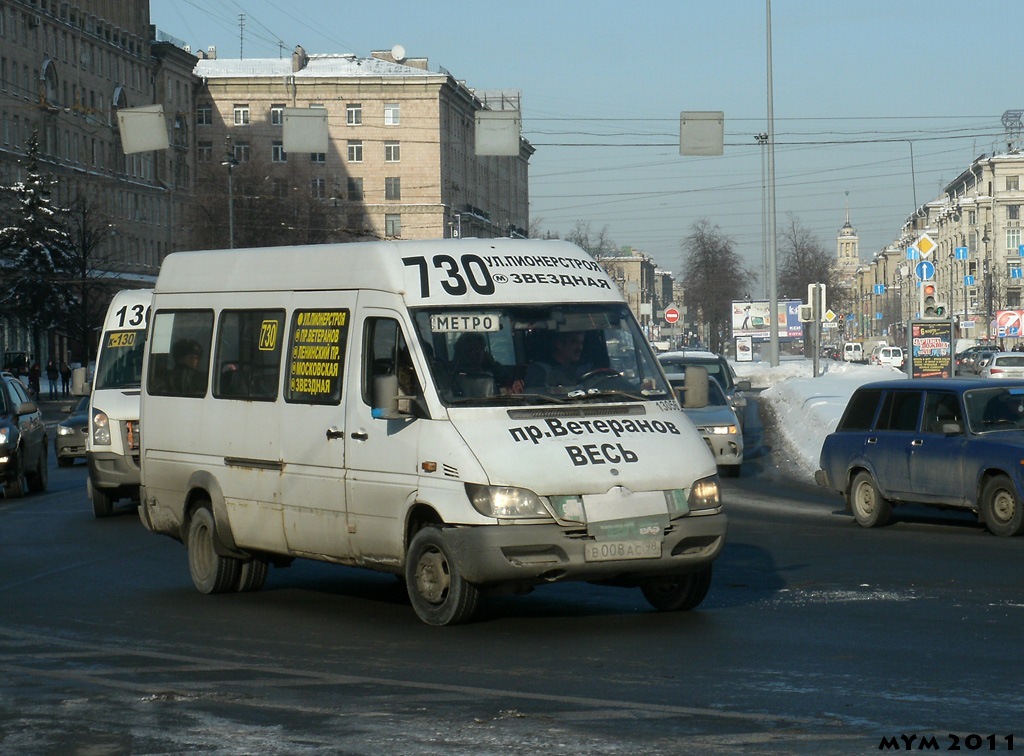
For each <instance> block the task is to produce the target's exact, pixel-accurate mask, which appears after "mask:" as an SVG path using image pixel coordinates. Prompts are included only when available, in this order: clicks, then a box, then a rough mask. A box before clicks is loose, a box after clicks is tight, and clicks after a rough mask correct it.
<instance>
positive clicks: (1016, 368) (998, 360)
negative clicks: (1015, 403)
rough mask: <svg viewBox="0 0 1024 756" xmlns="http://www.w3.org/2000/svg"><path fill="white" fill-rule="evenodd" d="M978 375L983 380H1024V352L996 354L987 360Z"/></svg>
mask: <svg viewBox="0 0 1024 756" xmlns="http://www.w3.org/2000/svg"><path fill="white" fill-rule="evenodd" d="M978 375H980V376H981V377H982V378H1020V379H1024V352H996V353H995V354H993V355H992V356H990V357H989V358H988V359H987V360H985V364H984V366H983V367H982V368H980V370H979V372H978Z"/></svg>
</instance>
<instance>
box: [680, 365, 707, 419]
mask: <svg viewBox="0 0 1024 756" xmlns="http://www.w3.org/2000/svg"><path fill="white" fill-rule="evenodd" d="M708 380H709V379H708V369H707V368H705V367H700V366H697V365H690V366H688V367H687V368H686V377H685V378H684V383H683V385H684V387H685V392H684V394H683V406H684V407H686V408H687V409H700V408H701V407H707V406H708Z"/></svg>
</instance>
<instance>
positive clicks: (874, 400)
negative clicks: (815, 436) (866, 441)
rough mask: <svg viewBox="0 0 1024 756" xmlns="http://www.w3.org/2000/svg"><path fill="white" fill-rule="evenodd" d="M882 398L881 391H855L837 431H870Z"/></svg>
mask: <svg viewBox="0 0 1024 756" xmlns="http://www.w3.org/2000/svg"><path fill="white" fill-rule="evenodd" d="M881 396H882V391H881V389H861V390H859V391H855V392H854V394H853V396H852V397H850V403H849V404H847V405H846V412H844V413H843V417H842V419H841V420H840V421H839V426H838V428H837V430H841V431H851V430H868V429H869V428H870V427H871V423H872V421H873V420H874V419H875V410H876V409H877V408H878V399H879V397H881Z"/></svg>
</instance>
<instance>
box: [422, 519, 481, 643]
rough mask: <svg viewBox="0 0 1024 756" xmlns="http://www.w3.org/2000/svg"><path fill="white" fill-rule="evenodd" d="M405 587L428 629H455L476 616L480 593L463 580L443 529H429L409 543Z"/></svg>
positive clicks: (432, 526)
mask: <svg viewBox="0 0 1024 756" xmlns="http://www.w3.org/2000/svg"><path fill="white" fill-rule="evenodd" d="M405 584H406V588H407V590H408V591H409V601H410V602H411V603H412V608H413V609H414V610H415V611H416V614H417V616H419V618H420V619H421V620H423V621H424V622H426V623H427V624H428V625H456V624H458V623H460V622H466V621H467V620H469V619H470V617H472V616H473V614H474V612H476V606H477V602H478V601H479V598H480V592H479V590H478V589H477V587H476V586H475V585H473V584H472V583H470V582H468V581H467V580H466V578H465V577H463V575H462V572H461V571H460V570H459V566H458V563H457V561H456V560H455V558H454V555H453V554H452V547H451V544H450V543H449V542H448V539H447V538H445V532H444V529H442V528H439V527H436V526H434V525H428V526H427V527H425V528H422V529H420V531H419V532H418V533H416V535H414V536H413V538H412V541H410V542H409V551H408V553H407V554H406V558H405Z"/></svg>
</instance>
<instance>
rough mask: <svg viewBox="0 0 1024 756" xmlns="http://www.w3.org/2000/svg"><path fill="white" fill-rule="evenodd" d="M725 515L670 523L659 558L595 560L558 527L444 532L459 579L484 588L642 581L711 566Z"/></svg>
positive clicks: (577, 538) (578, 537)
mask: <svg viewBox="0 0 1024 756" xmlns="http://www.w3.org/2000/svg"><path fill="white" fill-rule="evenodd" d="M726 523H727V518H726V515H725V514H724V513H722V512H717V513H714V514H706V515H689V516H687V517H681V518H678V519H676V520H672V523H671V527H670V528H669V530H668V532H667V533H666V534H665V535H664V537H663V538H661V539H660V541H661V549H660V556H657V555H655V556H644V557H638V558H628V559H614V558H613V559H606V558H601V559H600V560H594V559H593V558H592V556H591V557H589V558H588V550H587V544H588V543H590V544H594V543H595V542H594V540H593V539H591V538H589V537H587V536H586V535H585V534H583V533H581V532H580V531H570V530H567V529H566V528H564V527H562V526H561V525H557V524H554V523H551V524H537V525H489V526H473V527H469V526H467V527H459V528H447V529H446V530H445V536H446V538H448V539H449V543H450V544H451V546H452V551H453V554H454V556H455V558H456V560H457V563H458V566H459V569H460V571H461V572H462V575H463V576H464V577H465V579H466V580H468V581H469V582H471V583H475V584H477V585H488V584H492V585H493V584H498V583H516V582H523V583H529V584H539V583H547V582H558V581H561V580H587V581H615V582H630V581H633V580H636V581H641V580H644V579H647V578H651V577H659V576H665V575H679V574H683V573H686V572H692V571H695V570H699V569H701V568H702V567H704V566H706V565H709V564H711V562H713V561H714V560H715V558H716V557H718V555H719V554H720V553H721V551H722V548H723V547H724V546H725V532H726Z"/></svg>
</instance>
